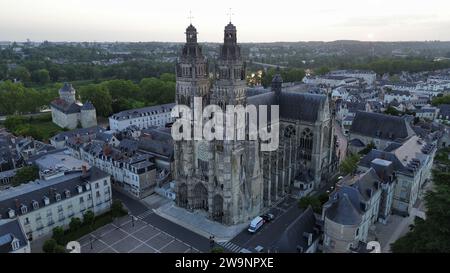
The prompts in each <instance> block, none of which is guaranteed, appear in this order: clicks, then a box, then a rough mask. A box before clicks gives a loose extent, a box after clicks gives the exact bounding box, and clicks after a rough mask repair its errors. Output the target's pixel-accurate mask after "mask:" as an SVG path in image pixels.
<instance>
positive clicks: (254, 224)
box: [247, 216, 264, 233]
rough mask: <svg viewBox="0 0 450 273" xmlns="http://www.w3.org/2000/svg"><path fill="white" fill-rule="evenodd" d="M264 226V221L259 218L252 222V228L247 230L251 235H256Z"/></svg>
mask: <svg viewBox="0 0 450 273" xmlns="http://www.w3.org/2000/svg"><path fill="white" fill-rule="evenodd" d="M262 225H264V219H263V218H262V217H260V216H257V217H255V219H253V220H252V221H251V222H250V226H249V227H248V229H247V230H248V231H249V232H250V233H255V232H256V231H258V229H260V228H261V227H262Z"/></svg>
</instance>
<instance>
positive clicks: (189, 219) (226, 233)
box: [153, 202, 248, 242]
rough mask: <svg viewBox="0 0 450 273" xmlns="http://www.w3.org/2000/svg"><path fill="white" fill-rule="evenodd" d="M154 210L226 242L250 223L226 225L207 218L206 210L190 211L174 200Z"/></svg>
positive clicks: (197, 231)
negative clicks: (177, 204)
mask: <svg viewBox="0 0 450 273" xmlns="http://www.w3.org/2000/svg"><path fill="white" fill-rule="evenodd" d="M153 211H154V212H155V213H156V214H157V215H159V216H161V217H163V218H165V219H167V220H169V221H171V222H174V223H176V224H178V225H180V226H183V227H185V228H187V229H189V230H191V231H193V232H195V233H197V234H199V235H201V236H203V237H205V238H209V237H210V236H211V235H213V236H214V237H215V239H216V241H217V242H225V241H229V240H231V239H232V238H234V237H235V236H236V235H237V234H239V233H240V232H241V231H242V230H244V229H245V228H247V226H248V223H243V224H239V225H233V226H226V225H222V224H220V223H218V222H215V221H212V220H210V219H207V218H206V217H207V215H206V212H203V211H194V212H190V211H188V210H186V209H183V208H180V207H177V206H175V204H174V203H173V202H170V203H167V204H165V205H163V206H161V207H159V208H158V209H153Z"/></svg>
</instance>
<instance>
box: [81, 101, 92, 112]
mask: <svg viewBox="0 0 450 273" xmlns="http://www.w3.org/2000/svg"><path fill="white" fill-rule="evenodd" d="M81 110H95V107H94V105H93V104H92V103H91V102H90V101H86V102H85V103H84V104H83V106H81Z"/></svg>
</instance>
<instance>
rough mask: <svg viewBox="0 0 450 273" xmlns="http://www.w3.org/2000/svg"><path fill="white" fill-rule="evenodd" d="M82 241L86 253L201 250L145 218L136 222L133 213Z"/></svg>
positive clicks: (183, 251) (82, 249) (83, 250)
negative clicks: (132, 217)
mask: <svg viewBox="0 0 450 273" xmlns="http://www.w3.org/2000/svg"><path fill="white" fill-rule="evenodd" d="M91 236H92V240H91ZM91 241H92V249H91ZM79 242H80V244H81V252H82V253H186V252H199V251H198V250H197V249H195V248H191V246H189V245H188V244H186V243H184V242H182V241H180V240H178V239H175V238H174V237H173V236H171V235H169V234H167V233H165V232H164V231H162V230H159V229H157V228H156V227H154V226H152V225H150V224H148V223H147V222H145V221H144V220H140V219H137V220H134V223H133V222H132V220H131V218H130V217H129V216H125V217H123V218H121V219H118V220H116V221H114V223H111V224H108V225H106V226H104V227H102V228H100V229H98V230H96V231H94V232H92V233H91V234H88V235H86V236H84V237H83V238H81V239H80V240H79Z"/></svg>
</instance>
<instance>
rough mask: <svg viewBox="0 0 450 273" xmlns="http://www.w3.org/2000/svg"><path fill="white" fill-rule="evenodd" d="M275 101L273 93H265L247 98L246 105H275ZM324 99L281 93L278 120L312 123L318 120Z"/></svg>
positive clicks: (307, 95)
mask: <svg viewBox="0 0 450 273" xmlns="http://www.w3.org/2000/svg"><path fill="white" fill-rule="evenodd" d="M276 99H277V97H276V95H275V93H274V92H266V93H261V94H258V95H255V96H250V97H248V98H247V104H252V105H255V106H259V105H268V106H270V105H276V104H277V101H276ZM326 99H327V97H326V96H325V95H318V94H309V93H297V92H286V91H283V92H281V95H280V98H279V102H278V103H279V106H280V118H281V119H294V120H304V121H309V122H314V121H316V120H318V118H319V114H320V112H321V110H322V108H323V107H324V105H325V103H326ZM269 108H270V107H269Z"/></svg>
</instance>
